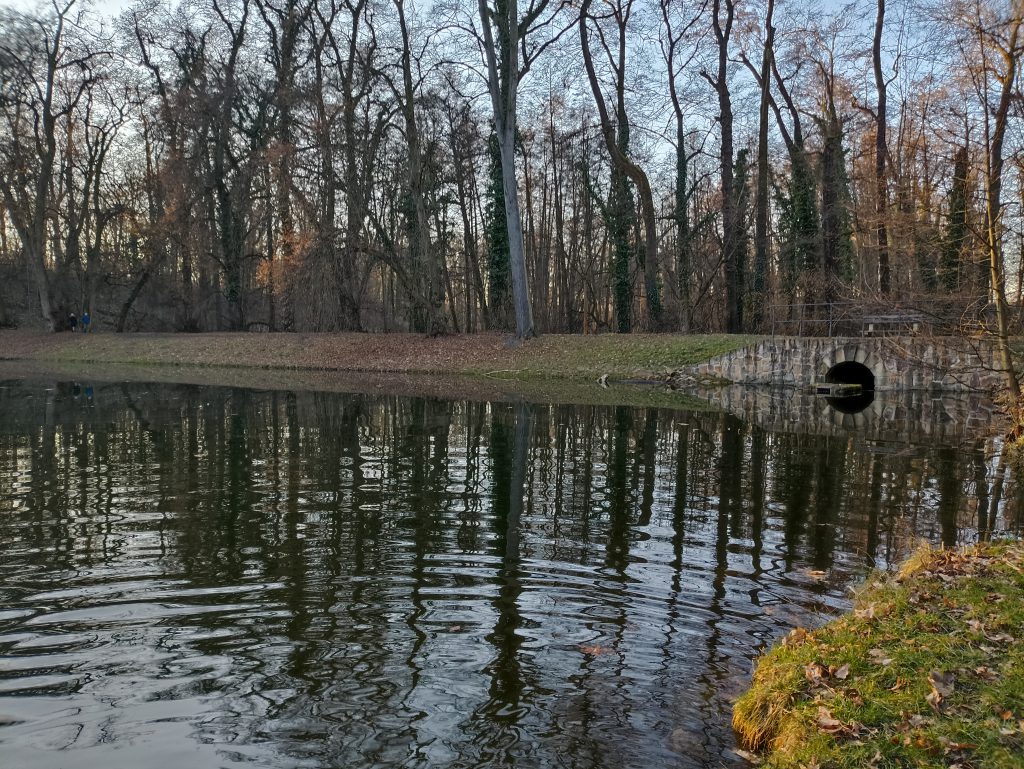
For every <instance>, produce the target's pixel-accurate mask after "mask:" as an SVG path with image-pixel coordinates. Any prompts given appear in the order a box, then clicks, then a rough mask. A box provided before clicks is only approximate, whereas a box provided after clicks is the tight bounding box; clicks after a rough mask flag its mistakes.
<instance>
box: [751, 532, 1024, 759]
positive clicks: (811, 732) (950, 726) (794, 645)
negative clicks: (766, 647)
mask: <svg viewBox="0 0 1024 769" xmlns="http://www.w3.org/2000/svg"><path fill="white" fill-rule="evenodd" d="M733 726H734V728H735V729H736V732H737V735H738V737H739V738H740V741H741V744H742V745H743V747H744V748H746V749H748V750H751V751H756V752H763V754H764V755H763V765H764V766H766V767H774V768H775V769H784V768H785V769H788V768H790V767H793V768H796V767H806V768H807V769H811V768H812V767H818V768H820V769H847V768H849V769H853V768H854V767H857V768H858V769H860V768H871V767H874V768H877V769H883V768H885V767H915V768H920V769H926V768H928V769H930V768H931V767H960V768H961V769H1015V768H1017V767H1024V545H1022V544H1021V543H1019V542H1017V543H999V544H994V545H981V546H978V547H973V548H969V549H964V550H954V551H951V550H931V549H923V550H921V551H919V552H918V553H917V554H916V555H915V556H914V557H913V558H912V559H911V561H909V562H908V564H907V565H906V566H905V567H904V568H903V570H902V571H901V572H900V573H899V574H898V575H895V576H888V577H887V576H881V575H877V576H874V577H872V578H871V579H869V580H868V583H867V584H866V586H865V587H864V588H862V590H861V591H860V592H859V594H858V595H857V597H856V602H855V606H854V609H853V611H852V612H851V613H849V614H848V615H845V616H843V617H841V618H839V619H837V620H835V621H833V622H830V623H829V624H827V625H825V626H824V627H822V628H820V629H818V630H814V631H808V630H804V629H797V630H794V631H793V632H792V633H790V634H789V636H788V637H787V638H786V639H784V640H783V641H782V642H781V643H780V644H778V645H777V646H776V647H775V648H773V649H772V650H771V651H770V652H768V653H767V654H766V655H765V656H763V657H762V658H761V659H760V661H759V663H758V665H757V669H756V671H755V673H754V678H753V681H752V684H751V687H750V689H749V691H748V692H747V693H746V694H744V695H743V696H742V697H741V698H740V699H739V700H738V701H737V702H736V705H735V708H734V710H733Z"/></svg>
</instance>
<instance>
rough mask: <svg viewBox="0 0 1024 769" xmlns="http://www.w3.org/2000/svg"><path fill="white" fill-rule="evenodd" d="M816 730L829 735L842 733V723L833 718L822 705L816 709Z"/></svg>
mask: <svg viewBox="0 0 1024 769" xmlns="http://www.w3.org/2000/svg"><path fill="white" fill-rule="evenodd" d="M817 723H818V729H820V730H821V731H823V732H828V733H829V734H834V733H835V732H840V731H843V728H844V727H843V722H842V721H840V720H838V719H836V718H833V717H832V714H831V713H830V712H829V709H828V708H826V707H825V706H824V705H822V706H820V707H819V708H818V722H817Z"/></svg>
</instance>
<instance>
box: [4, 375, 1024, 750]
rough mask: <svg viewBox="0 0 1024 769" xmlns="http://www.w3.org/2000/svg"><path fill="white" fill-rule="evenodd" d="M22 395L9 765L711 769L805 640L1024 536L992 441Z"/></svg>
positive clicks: (7, 518) (339, 398)
mask: <svg viewBox="0 0 1024 769" xmlns="http://www.w3.org/2000/svg"><path fill="white" fill-rule="evenodd" d="M800 427H801V425H800V424H799V423H797V424H794V425H792V426H791V428H790V429H788V430H777V429H775V428H772V427H765V426H763V425H761V426H759V425H758V424H757V423H756V422H755V421H750V422H746V421H742V420H740V419H739V418H737V417H735V416H731V415H729V414H727V413H721V412H715V411H697V412H692V411H679V410H672V409H655V408H649V409H637V408H631V407H624V406H620V407H604V406H578V405H538V404H528V403H523V402H519V403H516V402H494V403H486V402H476V401H464V400H439V399H427V398H408V397H402V398H400V397H392V396H387V395H380V394H375V395H359V394H324V393H308V392H307V393H293V392H262V391H256V390H251V389H240V388H239V389H231V388H215V387H198V386H186V385H166V384H165V385H150V384H138V383H133V384H123V385H112V384H106V385H100V384H96V385H95V386H88V385H85V384H81V383H80V384H72V383H52V382H50V383H47V382H20V381H13V380H12V381H8V382H6V383H0V548H2V550H0V553H2V555H0V723H2V724H3V725H2V726H0V765H2V766H10V767H17V768H18V769H53V768H54V767H62V768H64V769H117V768H118V767H126V768H127V767H147V768H148V769H164V768H166V769H178V768H179V767H189V769H207V768H213V767H232V768H234V767H252V766H256V767H275V768H276V767H282V768H288V767H310V768H315V769H327V768H328V767H332V768H333V767H346V768H347V767H435V766H436V767H490V766H501V767H505V766H513V765H514V766H516V767H580V768H581V769H584V768H585V769H597V768H598V767H609V769H610V768H612V767H615V768H618V767H627V766H644V767H652V768H654V769H657V768H658V767H704V766H712V767H713V766H731V765H734V764H736V763H737V759H736V757H735V755H734V754H732V753H731V749H732V748H733V747H734V745H733V740H732V735H731V732H730V730H729V726H728V718H729V705H730V700H731V698H732V697H734V696H735V695H736V694H737V693H738V692H740V691H741V690H742V688H743V685H744V683H745V682H746V680H747V677H748V675H749V671H750V667H751V660H752V658H753V657H754V656H755V655H756V654H757V652H758V651H759V650H760V649H761V648H762V647H763V646H764V645H765V644H768V643H770V642H772V641H773V640H775V639H777V638H778V637H779V636H781V635H782V634H783V633H785V632H787V631H788V630H789V629H790V628H791V627H792V626H793V625H794V624H798V623H805V622H819V621H821V619H822V617H823V616H827V615H829V614H830V613H834V612H836V611H839V610H841V609H843V608H844V607H845V606H846V605H847V601H848V587H849V586H850V585H851V584H853V583H854V582H855V581H856V580H857V579H858V578H860V577H861V576H862V575H863V574H864V573H865V570H866V569H867V567H868V566H869V565H870V564H872V563H877V564H878V565H882V566H885V565H887V564H890V563H892V562H893V561H894V560H896V559H898V558H899V557H900V556H901V553H902V552H904V551H905V548H906V547H907V546H908V543H910V542H912V541H913V539H914V538H915V537H923V538H926V539H929V540H931V541H934V542H946V543H950V544H952V543H955V542H959V541H964V540H969V539H972V538H974V537H977V536H979V534H980V535H981V536H985V535H986V533H987V532H988V531H991V530H993V529H1002V528H1012V527H1014V526H1016V525H1017V521H1018V518H1019V513H1018V511H1019V510H1020V504H1019V500H1018V499H1017V498H1016V496H1015V493H1011V492H1010V484H1009V479H1008V478H1007V477H1006V473H1005V467H1004V466H1003V464H1002V463H1001V460H1000V459H999V458H998V457H997V456H996V455H995V452H996V449H997V448H998V447H997V446H996V445H994V444H993V442H992V441H990V440H986V439H984V438H980V437H979V438H971V439H965V438H963V437H962V436H961V437H958V438H956V439H950V440H947V441H945V442H944V441H942V440H935V439H928V440H920V441H914V440H906V441H893V440H882V439H873V438H871V437H870V435H869V434H858V433H856V432H852V433H849V434H835V431H834V430H833V431H824V432H823V431H820V430H819V431H817V432H816V431H815V430H807V429H805V430H801V429H800Z"/></svg>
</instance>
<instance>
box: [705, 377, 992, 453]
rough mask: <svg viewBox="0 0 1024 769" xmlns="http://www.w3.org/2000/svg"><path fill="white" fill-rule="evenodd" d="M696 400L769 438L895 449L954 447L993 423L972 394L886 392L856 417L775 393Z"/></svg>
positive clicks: (717, 393)
mask: <svg viewBox="0 0 1024 769" xmlns="http://www.w3.org/2000/svg"><path fill="white" fill-rule="evenodd" d="M702 395H703V396H704V397H706V398H707V399H708V400H709V401H710V402H711V403H712V404H713V405H714V406H715V407H717V408H720V409H722V410H724V411H728V412H730V413H732V414H735V415H736V416H738V417H740V418H741V419H743V420H744V421H746V422H749V423H751V424H756V425H758V426H759V427H761V428H762V429H764V430H768V431H770V432H780V433H797V434H802V435H834V436H836V437H849V436H851V435H856V436H858V437H860V438H867V439H869V440H875V441H882V442H892V443H896V444H905V443H908V442H909V443H927V444H935V445H947V446H948V445H960V444H962V443H964V442H966V441H974V440H978V439H980V438H984V437H986V436H987V435H989V434H990V433H991V425H992V424H993V422H994V421H995V420H996V419H998V416H997V414H996V409H995V407H994V405H993V404H992V402H991V401H990V400H988V399H987V398H986V397H985V396H983V395H978V394H972V393H945V394H940V393H927V392H910V391H907V392H890V393H885V394H883V395H881V396H880V397H878V398H875V399H874V400H873V401H872V402H871V403H870V405H868V406H867V407H866V408H865V409H864V410H863V411H860V412H858V413H856V414H848V413H844V412H842V411H840V410H838V409H835V408H833V407H832V406H831V405H829V403H828V399H826V398H821V397H817V396H815V395H813V394H810V393H803V392H794V391H793V390H792V389H783V388H777V387H776V388H768V387H743V386H739V385H733V386H730V387H718V388H712V389H710V390H707V391H705V392H703V393H702Z"/></svg>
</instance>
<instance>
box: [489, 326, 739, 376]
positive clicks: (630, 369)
mask: <svg viewBox="0 0 1024 769" xmlns="http://www.w3.org/2000/svg"><path fill="white" fill-rule="evenodd" d="M756 339H757V337H754V336H743V335H726V334H708V335H700V336H684V335H681V334H604V335H600V336H568V335H556V336H542V337H540V338H538V339H534V340H530V341H529V342H526V343H525V344H523V345H522V346H521V347H519V348H518V349H517V351H516V353H515V355H514V363H512V364H510V365H514V366H515V367H516V368H514V369H511V370H509V371H507V372H497V373H500V374H504V375H505V376H506V377H507V378H510V379H588V380H591V379H595V378H597V377H599V376H602V375H604V374H608V376H609V378H610V379H613V380H614V379H650V378H654V377H658V376H661V375H664V374H665V373H666V372H668V371H675V370H677V369H679V368H681V367H683V366H690V365H694V364H697V363H703V362H705V361H709V360H712V359H713V358H717V357H718V356H720V355H725V354H727V353H730V352H734V351H735V350H739V349H742V348H743V347H746V346H747V345H749V344H752V343H753V342H754V341H756ZM469 373H477V374H493V373H495V372H491V371H486V370H484V369H482V368H479V367H474V369H473V370H472V371H471V372H469Z"/></svg>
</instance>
